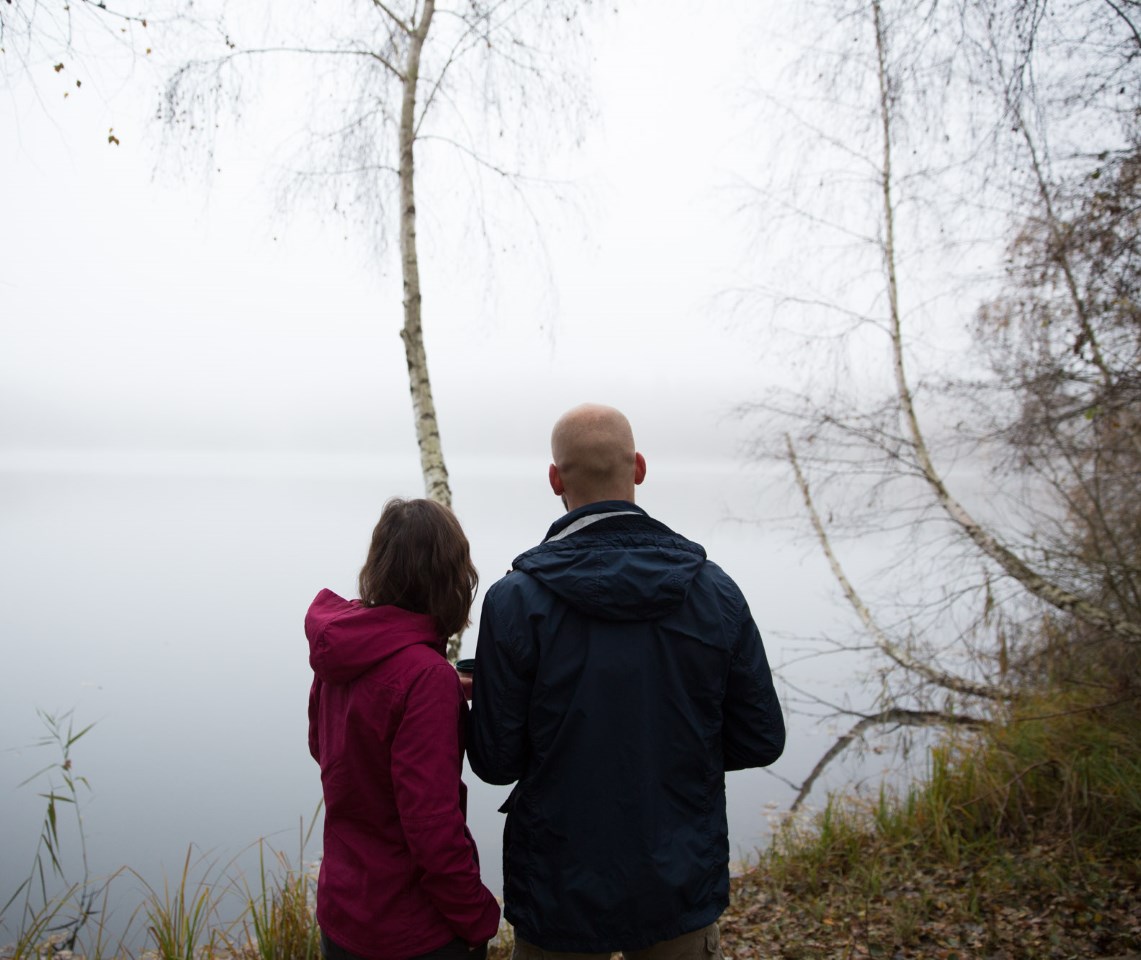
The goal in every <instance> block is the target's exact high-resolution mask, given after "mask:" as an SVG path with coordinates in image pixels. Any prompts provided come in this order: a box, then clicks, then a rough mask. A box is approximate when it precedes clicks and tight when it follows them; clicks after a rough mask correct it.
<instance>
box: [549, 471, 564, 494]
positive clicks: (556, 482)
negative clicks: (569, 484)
mask: <svg viewBox="0 0 1141 960" xmlns="http://www.w3.org/2000/svg"><path fill="white" fill-rule="evenodd" d="M547 480H548V481H549V482H550V484H551V489H552V490H553V491H554V493H555V496H556V497H561V496H562V495H563V494H564V493H566V487H564V486H563V478H562V477H560V476H559V468H558V467H556V466H555V465H554V464H553V463H552V464H551V465H550V466H549V467H548V468H547Z"/></svg>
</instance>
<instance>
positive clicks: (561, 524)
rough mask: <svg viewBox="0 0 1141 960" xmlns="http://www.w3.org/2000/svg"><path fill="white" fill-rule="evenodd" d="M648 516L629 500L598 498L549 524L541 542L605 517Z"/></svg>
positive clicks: (565, 534)
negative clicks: (596, 500)
mask: <svg viewBox="0 0 1141 960" xmlns="http://www.w3.org/2000/svg"><path fill="white" fill-rule="evenodd" d="M625 516H641V517H645V516H648V514H647V513H646V511H645V510H643V509H642V508H641V507H639V506H636V505H635V504H633V503H631V502H630V501H629V500H599V501H598V502H597V503H588V504H586V505H585V506H581V507H579V508H577V509H576V510H571V511H570V512H569V513H567V514H566V515H565V516H563V517H560V518H559V519H558V520H556V521H555V522H554V523H552V524H551V528H550V529H549V530H548V531H547V535H546V537H544V538H543V543H550V542H552V541H554V540H562V539H563V537H568V536H570V535H571V534H572V533H575V532H576V531H578V530H581V529H582V528H583V527H588V526H590V525H591V524H592V523H597V522H598V521H599V520H605V519H606V518H607V517H625Z"/></svg>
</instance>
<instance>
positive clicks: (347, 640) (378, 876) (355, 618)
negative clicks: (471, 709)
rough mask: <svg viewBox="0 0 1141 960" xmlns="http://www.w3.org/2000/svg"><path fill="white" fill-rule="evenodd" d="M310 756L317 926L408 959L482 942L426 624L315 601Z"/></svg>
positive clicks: (455, 745) (484, 908)
mask: <svg viewBox="0 0 1141 960" xmlns="http://www.w3.org/2000/svg"><path fill="white" fill-rule="evenodd" d="M305 635H306V636H307V637H308V639H309V664H310V665H311V666H312V667H313V672H314V674H315V675H316V676H315V678H314V680H313V687H312V689H311V691H310V693H309V752H310V753H312V754H313V757H314V759H315V760H316V761H317V762H318V763H319V764H320V765H321V785H322V788H323V790H324V794H325V850H324V857H323V859H322V861H321V873H320V876H319V877H318V881H317V922H318V923H319V924H320V926H321V930H322V931H323V932H324V934H325V935H326V936H327V937H328V938H329V939H330V940H332V941H333V942H334V943H335V944H337V945H338V946H340V947H342V948H344V949H345V950H348V951H349V952H350V953H355V954H358V955H359V956H362V957H368V958H374V957H375V958H386V960H387V958H401V957H413V956H416V955H418V954H422V953H427V952H429V951H431V950H435V949H436V948H437V947H442V946H443V945H444V944H446V943H449V942H450V941H452V940H454V939H455V938H456V937H461V938H463V939H464V940H466V941H467V942H468V943H469V944H471V945H473V946H474V945H478V944H481V943H484V942H485V941H487V940H489V939H490V938H491V937H493V936H495V933H496V931H497V930H498V928H499V904H498V903H497V902H496V900H495V897H494V896H492V894H491V891H489V890H488V889H487V888H486V887H485V886H484V885H483V884H482V883H481V882H480V879H479V860H478V854H477V853H476V849H475V841H474V840H472V836H471V834H470V833H469V832H468V829H467V825H466V822H465V817H466V807H467V788H466V787H465V786H464V784H463V781H462V780H460V771H461V767H462V762H463V751H464V727H465V724H466V721H467V704H466V703H465V702H464V696H463V691H462V690H461V688H460V681H459V677H458V676H457V674H456V671H455V669H454V668H453V667H452V666H451V664H449V663H448V661H447V660H446V659H445V658H444V641H443V640H441V639H440V638H439V637H437V635H436V623H435V618H433V617H431V616H428V615H426V614H418V613H410V612H409V611H407V610H402V609H400V608H399V607H390V606H381V607H364V606H361V603H360V601H359V600H344V599H342V598H341V597H339V596H337V595H336V594H335V593H333V592H332V591H330V590H322V591H321V592H320V593H319V594H317V597H316V599H315V600H314V601H313V603H312V605H311V606H310V607H309V612H308V613H307V614H306V616H305Z"/></svg>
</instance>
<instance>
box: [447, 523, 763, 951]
mask: <svg viewBox="0 0 1141 960" xmlns="http://www.w3.org/2000/svg"><path fill="white" fill-rule="evenodd" d="M783 749H784V720H783V718H782V716H781V711H780V705H779V703H778V701H777V696H776V692H775V690H774V689H773V682H772V675H771V673H770V672H769V665H768V661H767V660H766V658H765V650H764V646H763V645H762V643H761V637H760V633H759V632H758V631H757V627H756V624H755V623H754V622H753V618H752V615H751V614H750V612H749V608H748V605H747V604H746V602H745V598H744V597H743V596H742V594H741V591H740V589H739V588H738V587H737V585H736V584H735V583H734V582H733V581H732V580H731V579H730V578H729V576H728V575H726V574H725V573H724V571H722V570H721V568H720V567H718V566H717V565H716V564H714V563H713V562H711V561H710V560H708V559H706V556H705V550H704V549H703V548H702V547H701V546H699V545H698V544H696V543H693V542H691V541H689V540H686V539H685V538H684V537H681V536H679V535H678V534H676V533H674V532H673V531H672V530H670V529H669V528H668V527H666V526H664V525H663V524H661V523H659V522H658V521H656V520H653V519H651V518H650V517H649V516H647V515H646V513H645V511H643V510H641V509H640V508H638V507H636V506H634V504H632V503H628V502H626V501H605V502H602V503H594V504H590V505H588V506H585V507H581V508H579V509H577V510H574V511H572V512H571V513H568V514H566V516H564V517H563V518H562V519H561V520H559V521H558V522H557V523H555V524H554V526H552V527H551V529H550V532H549V533H548V535H547V539H546V540H545V541H544V542H543V543H542V544H540V545H539V546H537V547H534V548H533V549H531V550H528V551H527V552H526V553H524V554H522V555H521V556H519V557H517V558H516V559H515V562H514V565H513V569H512V571H511V572H510V573H508V574H507V576H505V577H504V578H503V579H501V580H500V581H499V582H498V583H496V584H494V585H493V586H492V587H491V589H490V590H489V591H488V594H487V597H486V599H485V600H484V604H483V612H482V615H481V618H480V625H479V642H478V646H477V649H476V669H475V682H474V686H473V701H472V712H471V717H470V723H469V738H468V758H469V761H470V763H471V768H472V770H473V771H474V772H475V774H476V775H477V776H478V777H480V778H481V779H483V780H485V781H487V782H489V783H498V784H507V783H513V782H515V781H518V783H517V785H516V786H515V789H514V790H513V791H512V792H511V795H510V797H508V799H507V802H506V803H505V804H504V807H503V810H504V812H506V814H507V822H506V825H505V829H504V838H503V895H504V906H505V910H504V915H505V916H506V917H507V919H508V920H509V921H510V922H511V923H512V924H513V925H514V926H515V932H516V934H517V935H518V936H519V937H521V938H523V939H524V940H527V941H529V942H531V943H534V944H536V945H537V946H540V947H543V948H545V949H548V950H562V951H575V952H603V951H615V950H621V949H627V950H636V949H640V948H642V947H646V946H649V945H650V944H652V943H656V942H658V941H660V940H666V939H671V938H673V937H676V936H680V935H681V934H683V933H688V932H690V931H693V930H697V929H699V928H701V927H703V926H706V925H707V924H710V923H712V922H713V921H714V920H716V919H717V917H718V916H720V914H721V912H722V911H723V910H724V909H725V907H726V906H727V905H728V902H729V840H728V828H727V823H726V817H725V776H724V774H725V771H726V770H738V769H742V768H744V767H758V766H765V765H767V764H770V763H772V762H773V761H774V760H776V759H777V757H779V756H780V755H781V751H782V750H783Z"/></svg>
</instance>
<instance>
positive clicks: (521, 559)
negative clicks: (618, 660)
mask: <svg viewBox="0 0 1141 960" xmlns="http://www.w3.org/2000/svg"><path fill="white" fill-rule="evenodd" d="M704 564H705V549H704V548H703V547H702V546H701V545H700V544H697V543H693V542H692V541H690V540H686V539H685V537H682V536H679V535H678V534H676V533H674V532H673V531H672V530H670V529H669V527H667V526H665V525H664V524H662V523H659V522H658V521H657V520H654V519H652V518H651V517H649V516H648V515H647V514H646V513H645V511H643V510H641V509H640V508H638V507H635V506H634V505H633V504H632V503H626V502H624V501H606V502H604V503H597V504H590V505H589V506H586V507H581V508H579V509H578V510H575V511H572V512H571V513H568V514H567V515H566V517H564V518H562V519H561V520H560V521H559V522H558V523H556V524H555V525H554V526H552V527H551V531H550V533H549V534H548V537H547V539H546V540H545V541H544V542H543V543H541V544H539V545H538V546H537V547H532V548H531V549H530V550H528V551H527V552H526V553H523V554H521V555H520V556H518V557H516V558H515V562H514V564H513V567H514V569H516V570H520V571H522V572H524V573H526V574H528V575H530V576H532V577H534V578H535V579H536V580H538V581H539V582H540V583H542V584H543V585H544V586H545V587H547V588H548V589H549V590H551V591H552V592H553V593H555V594H556V595H557V596H558V597H560V598H561V599H562V600H564V601H565V602H566V603H568V604H569V605H570V606H572V607H573V608H575V609H576V610H578V611H580V612H582V613H583V614H585V615H587V616H589V617H595V618H598V619H602V620H647V619H648V620H657V619H660V618H661V617H664V616H666V615H667V614H669V613H670V612H671V611H673V610H675V609H676V608H677V607H678V606H679V605H680V604H681V602H682V600H683V599H684V598H685V595H686V593H687V592H688V591H689V588H690V584H692V583H693V580H694V578H695V577H696V576H697V574H698V572H699V571H700V570H701V568H702V566H703V565H704Z"/></svg>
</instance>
